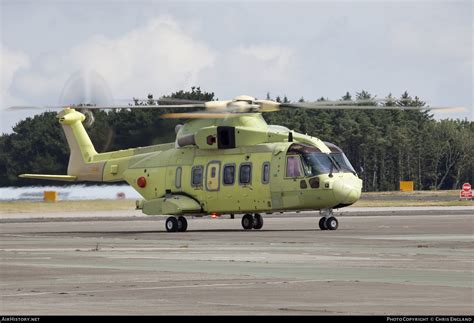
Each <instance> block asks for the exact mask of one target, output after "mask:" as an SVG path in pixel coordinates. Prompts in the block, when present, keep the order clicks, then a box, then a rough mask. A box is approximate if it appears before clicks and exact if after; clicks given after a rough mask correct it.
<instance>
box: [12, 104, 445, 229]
mask: <svg viewBox="0 0 474 323" xmlns="http://www.w3.org/2000/svg"><path fill="white" fill-rule="evenodd" d="M380 101H382V100H380ZM384 101H385V100H384ZM374 102H375V101H374V100H368V101H323V102H307V103H278V102H274V101H269V100H257V99H255V98H253V97H250V96H244V95H242V96H238V97H236V98H234V99H233V100H228V101H210V102H204V103H202V102H201V103H200V102H197V103H196V102H178V104H160V105H151V106H150V105H141V106H132V107H131V106H120V105H114V106H88V107H87V109H117V108H119V109H120V108H122V109H135V108H203V111H198V112H191V113H174V114H165V115H163V116H164V117H168V118H186V119H189V120H188V121H187V122H186V123H185V124H184V125H182V126H180V127H177V135H176V141H175V142H172V143H167V144H160V145H154V146H148V147H140V148H132V149H127V150H120V151H112V152H105V153H97V151H96V150H95V148H94V146H93V144H92V142H91V140H90V138H89V136H88V134H87V132H86V130H85V128H84V126H83V121H84V120H85V119H86V117H85V115H84V114H83V113H80V112H78V111H76V110H75V109H74V108H71V107H61V109H62V110H61V111H60V112H59V113H58V119H59V122H60V124H61V125H62V128H63V129H64V133H65V135H66V139H67V142H68V145H69V149H70V159H69V165H68V170H67V175H41V174H22V175H19V176H20V177H22V178H33V179H49V180H59V181H71V182H74V181H93V182H118V181H126V182H127V183H128V184H130V185H131V186H132V187H133V188H134V189H135V190H136V191H137V192H138V193H139V194H140V195H141V196H142V197H143V199H142V200H139V201H137V202H136V207H137V209H141V210H142V212H143V213H145V214H147V215H169V217H168V218H167V220H166V224H165V227H166V230H167V231H168V232H184V231H186V230H187V227H188V224H187V220H186V216H191V215H192V216H204V215H216V214H218V215H222V214H231V215H232V217H233V215H234V214H244V215H243V217H242V227H243V228H244V229H245V230H251V229H256V230H258V229H261V228H262V226H263V218H262V215H261V214H262V213H273V212H285V211H302V210H319V211H320V214H321V216H322V217H321V219H320V221H319V227H320V229H321V230H336V229H337V228H338V221H337V219H336V218H335V217H334V215H333V211H332V210H333V209H334V208H341V207H345V206H349V205H351V204H353V203H355V202H356V201H357V200H358V199H359V198H360V195H361V188H362V181H361V179H359V178H358V176H357V173H356V171H355V170H354V168H353V167H352V165H351V164H350V162H349V160H348V159H347V157H346V156H345V154H344V152H343V151H342V150H341V149H340V148H338V147H337V146H336V145H334V144H331V143H328V142H323V141H321V140H320V139H318V138H315V137H311V136H308V135H304V134H300V133H297V132H295V131H291V130H289V129H288V128H286V127H282V126H274V125H268V124H267V123H266V122H265V120H264V119H263V117H262V114H261V113H262V112H273V111H278V110H279V109H280V108H307V109H328V108H332V109H394V108H395V109H405V110H410V109H413V110H419V109H433V108H427V107H393V106H374V105H365V106H361V104H364V103H371V104H373V103H374ZM172 103H174V102H172ZM13 108H19V107H13ZM21 108H25V107H21ZM46 108H55V107H46ZM56 108H57V107H56ZM443 109H444V108H443Z"/></svg>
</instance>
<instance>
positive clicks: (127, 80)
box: [13, 17, 216, 104]
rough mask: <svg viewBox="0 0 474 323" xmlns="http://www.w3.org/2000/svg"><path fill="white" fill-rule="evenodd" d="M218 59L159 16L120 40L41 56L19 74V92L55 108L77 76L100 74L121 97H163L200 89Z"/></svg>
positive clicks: (93, 41)
mask: <svg viewBox="0 0 474 323" xmlns="http://www.w3.org/2000/svg"><path fill="white" fill-rule="evenodd" d="M215 56H216V54H215V52H214V51H213V50H212V49H210V48H209V47H208V46H206V45H205V44H204V43H202V42H200V41H199V40H197V39H195V38H194V37H193V36H192V35H191V34H189V33H186V32H185V31H183V30H182V29H181V28H180V26H179V25H178V24H177V23H176V22H175V21H174V20H173V19H172V18H170V17H158V18H154V19H152V20H150V21H149V22H148V23H146V24H144V25H142V26H140V27H138V28H136V29H133V30H131V31H129V32H126V33H124V34H122V35H120V36H119V37H115V38H110V37H105V36H103V35H98V34H96V35H94V36H93V37H91V38H89V39H88V40H86V41H85V42H83V43H81V44H78V45H76V46H74V47H73V48H71V49H67V50H66V51H62V52H60V51H51V52H48V53H45V54H42V55H39V56H38V57H36V58H35V59H34V60H33V61H32V62H31V64H30V65H28V66H29V68H28V69H24V70H23V71H21V73H20V72H19V73H17V75H16V77H15V79H14V82H13V87H14V90H15V91H17V92H18V94H19V95H22V96H24V97H28V98H31V99H34V100H37V101H38V103H41V104H43V103H49V104H54V103H57V101H58V99H59V95H60V92H61V90H62V88H63V86H64V84H65V82H66V80H67V79H68V78H69V77H70V76H71V75H72V74H73V73H75V72H77V71H78V70H94V71H96V72H97V73H98V74H100V75H101V76H102V77H103V78H104V79H105V80H106V81H107V83H108V85H109V87H110V88H111V90H112V93H114V94H115V96H120V98H129V97H130V98H131V97H132V96H141V95H142V96H143V95H146V94H147V91H150V92H153V93H160V94H163V93H168V92H170V91H174V90H176V89H181V88H189V87H190V86H192V85H194V84H196V82H197V80H198V79H199V74H200V72H201V71H202V70H203V69H204V68H209V67H212V66H213V64H214V62H215ZM25 67H26V66H25ZM13 73H14V72H13Z"/></svg>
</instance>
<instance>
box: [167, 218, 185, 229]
mask: <svg viewBox="0 0 474 323" xmlns="http://www.w3.org/2000/svg"><path fill="white" fill-rule="evenodd" d="M165 226H166V231H168V232H185V231H186V230H187V229H188V221H187V220H186V218H185V217H184V216H180V217H178V218H176V217H174V216H170V217H169V218H167V219H166V223H165Z"/></svg>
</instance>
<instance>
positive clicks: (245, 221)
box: [242, 213, 255, 230]
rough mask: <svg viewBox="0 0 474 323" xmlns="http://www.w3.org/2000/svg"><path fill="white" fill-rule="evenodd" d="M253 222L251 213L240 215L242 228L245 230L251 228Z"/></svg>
mask: <svg viewBox="0 0 474 323" xmlns="http://www.w3.org/2000/svg"><path fill="white" fill-rule="evenodd" d="M254 222H255V221H254V219H253V216H252V214H248V213H247V214H245V215H244V216H243V217H242V228H244V229H245V230H251V229H253V223H254Z"/></svg>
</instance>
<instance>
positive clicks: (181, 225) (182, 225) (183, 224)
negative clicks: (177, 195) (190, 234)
mask: <svg viewBox="0 0 474 323" xmlns="http://www.w3.org/2000/svg"><path fill="white" fill-rule="evenodd" d="M187 229H188V220H186V218H185V217H184V216H180V217H178V231H179V232H186V230H187Z"/></svg>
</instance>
